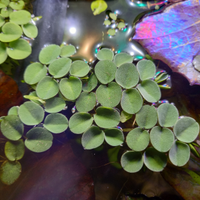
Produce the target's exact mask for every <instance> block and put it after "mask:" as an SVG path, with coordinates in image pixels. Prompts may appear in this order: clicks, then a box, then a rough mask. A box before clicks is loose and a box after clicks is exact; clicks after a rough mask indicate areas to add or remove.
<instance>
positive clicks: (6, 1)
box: [0, 0, 10, 8]
mask: <svg viewBox="0 0 200 200" xmlns="http://www.w3.org/2000/svg"><path fill="white" fill-rule="evenodd" d="M9 3H10V0H1V1H0V8H5V7H7V6H8V4H9Z"/></svg>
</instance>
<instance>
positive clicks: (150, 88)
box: [137, 80, 161, 103]
mask: <svg viewBox="0 0 200 200" xmlns="http://www.w3.org/2000/svg"><path fill="white" fill-rule="evenodd" d="M137 88H138V90H139V91H140V93H141V95H142V96H143V97H144V99H145V100H146V101H148V102H151V103H153V102H156V101H158V100H159V99H160V97H161V92H160V88H159V86H158V85H157V83H156V82H154V81H152V80H145V81H143V82H142V83H140V84H139V85H138V86H137Z"/></svg>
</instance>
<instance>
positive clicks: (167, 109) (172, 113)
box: [157, 103, 179, 127]
mask: <svg viewBox="0 0 200 200" xmlns="http://www.w3.org/2000/svg"><path fill="white" fill-rule="evenodd" d="M157 112H158V122H159V124H160V126H163V127H172V126H174V124H175V123H176V122H177V120H178V115H179V114H178V110H177V108H176V107H175V106H173V105H172V104H169V103H164V104H161V105H160V106H159V107H158V109H157Z"/></svg>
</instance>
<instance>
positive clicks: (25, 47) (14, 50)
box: [7, 39, 32, 60]
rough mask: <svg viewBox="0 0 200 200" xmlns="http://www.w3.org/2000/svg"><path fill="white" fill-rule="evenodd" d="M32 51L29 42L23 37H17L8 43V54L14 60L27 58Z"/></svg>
mask: <svg viewBox="0 0 200 200" xmlns="http://www.w3.org/2000/svg"><path fill="white" fill-rule="evenodd" d="M31 52H32V49H31V46H30V44H29V43H28V42H27V41H26V40H24V39H18V40H16V41H14V42H10V43H9V47H7V53H8V55H9V56H10V57H11V58H13V59H15V60H22V59H24V58H27V57H28V56H29V55H30V54H31Z"/></svg>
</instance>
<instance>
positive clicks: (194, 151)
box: [189, 143, 200, 158]
mask: <svg viewBox="0 0 200 200" xmlns="http://www.w3.org/2000/svg"><path fill="white" fill-rule="evenodd" d="M189 147H190V150H191V152H192V153H193V154H194V155H195V156H196V157H198V158H200V155H199V152H198V151H197V150H196V148H195V147H194V146H193V144H191V143H190V144H189Z"/></svg>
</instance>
